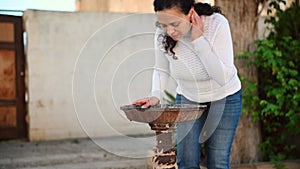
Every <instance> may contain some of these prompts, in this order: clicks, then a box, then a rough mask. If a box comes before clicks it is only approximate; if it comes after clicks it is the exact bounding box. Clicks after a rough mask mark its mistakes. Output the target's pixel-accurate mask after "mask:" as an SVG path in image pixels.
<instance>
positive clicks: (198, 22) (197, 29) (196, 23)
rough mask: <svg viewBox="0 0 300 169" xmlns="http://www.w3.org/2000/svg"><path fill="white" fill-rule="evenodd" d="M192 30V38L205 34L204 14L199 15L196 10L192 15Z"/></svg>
mask: <svg viewBox="0 0 300 169" xmlns="http://www.w3.org/2000/svg"><path fill="white" fill-rule="evenodd" d="M190 19H191V22H192V32H191V40H192V41H193V40H195V39H197V38H199V37H200V36H202V35H203V31H204V16H199V15H198V14H197V12H196V11H194V12H193V14H192V15H191V18H190Z"/></svg>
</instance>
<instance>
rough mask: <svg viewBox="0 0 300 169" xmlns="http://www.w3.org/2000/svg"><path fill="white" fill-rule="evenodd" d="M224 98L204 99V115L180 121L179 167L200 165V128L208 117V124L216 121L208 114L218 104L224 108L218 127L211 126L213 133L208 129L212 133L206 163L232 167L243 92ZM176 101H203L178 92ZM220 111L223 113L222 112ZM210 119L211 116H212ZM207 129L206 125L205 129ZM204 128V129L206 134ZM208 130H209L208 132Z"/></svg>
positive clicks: (223, 168)
mask: <svg viewBox="0 0 300 169" xmlns="http://www.w3.org/2000/svg"><path fill="white" fill-rule="evenodd" d="M222 100H223V102H222V101H216V102H210V103H202V104H206V105H208V109H207V110H206V111H204V113H203V115H202V116H201V117H200V118H199V119H197V120H195V121H190V122H183V123H179V124H178V127H177V160H178V161H177V164H178V168H179V169H199V168H200V159H201V156H200V155H201V140H203V138H201V137H200V136H202V135H200V133H201V131H202V130H203V129H204V128H206V127H204V123H205V121H208V123H209V124H208V125H210V124H213V123H214V122H213V120H214V119H217V118H213V116H210V117H209V114H211V113H212V114H214V113H215V112H213V111H217V110H218V109H216V108H214V107H217V106H216V105H221V104H222V103H223V106H219V109H220V107H221V108H222V109H221V110H223V112H222V111H219V114H218V113H217V114H218V115H220V116H221V117H219V120H215V121H217V123H215V127H214V126H211V127H210V128H211V129H213V130H211V133H208V135H209V137H207V139H205V140H206V141H205V148H206V152H205V153H206V157H207V158H206V160H207V161H206V166H207V168H208V169H229V168H230V151H231V145H232V142H233V138H234V135H235V131H236V128H237V125H238V122H239V119H240V113H241V109H242V92H241V90H240V91H238V92H236V93H235V94H233V95H230V96H227V97H226V98H225V99H222ZM176 104H201V103H196V102H193V101H190V100H188V99H186V98H185V97H184V96H182V95H179V94H177V96H176ZM220 112H221V114H220ZM208 117H209V118H210V119H209V118H208ZM204 130H205V129H204ZM208 131H209V130H208ZM203 133H204V132H202V134H203ZM206 134H207V133H206Z"/></svg>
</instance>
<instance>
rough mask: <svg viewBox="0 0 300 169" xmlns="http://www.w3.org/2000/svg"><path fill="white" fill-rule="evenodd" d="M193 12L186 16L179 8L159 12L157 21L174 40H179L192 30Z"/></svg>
mask: <svg viewBox="0 0 300 169" xmlns="http://www.w3.org/2000/svg"><path fill="white" fill-rule="evenodd" d="M192 11H193V10H190V12H189V13H188V14H187V15H186V14H184V13H182V12H181V11H180V10H179V9H178V8H177V7H174V8H171V9H165V10H162V11H157V12H156V16H157V21H158V24H159V26H160V28H162V29H163V30H164V31H166V33H167V34H168V35H169V36H170V37H171V38H173V39H174V40H176V41H177V40H179V39H181V38H182V37H183V36H185V35H186V34H187V33H188V32H189V30H190V16H191V14H192Z"/></svg>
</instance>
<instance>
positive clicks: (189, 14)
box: [188, 7, 195, 22]
mask: <svg viewBox="0 0 300 169" xmlns="http://www.w3.org/2000/svg"><path fill="white" fill-rule="evenodd" d="M194 13H195V9H194V7H192V8H191V9H190V12H189V13H188V17H189V19H190V22H192V19H193V18H192V17H194V16H193V15H194Z"/></svg>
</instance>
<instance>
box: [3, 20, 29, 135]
mask: <svg viewBox="0 0 300 169" xmlns="http://www.w3.org/2000/svg"><path fill="white" fill-rule="evenodd" d="M23 33H24V29H23V22H22V17H21V16H10V15H0V139H13V138H26V137H27V125H26V105H25V55H24V43H23Z"/></svg>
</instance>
